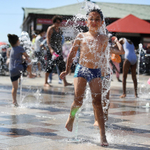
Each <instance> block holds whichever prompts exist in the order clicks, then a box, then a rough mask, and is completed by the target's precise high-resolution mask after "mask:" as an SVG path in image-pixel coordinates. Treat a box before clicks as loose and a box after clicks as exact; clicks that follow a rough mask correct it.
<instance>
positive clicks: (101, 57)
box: [66, 1, 112, 113]
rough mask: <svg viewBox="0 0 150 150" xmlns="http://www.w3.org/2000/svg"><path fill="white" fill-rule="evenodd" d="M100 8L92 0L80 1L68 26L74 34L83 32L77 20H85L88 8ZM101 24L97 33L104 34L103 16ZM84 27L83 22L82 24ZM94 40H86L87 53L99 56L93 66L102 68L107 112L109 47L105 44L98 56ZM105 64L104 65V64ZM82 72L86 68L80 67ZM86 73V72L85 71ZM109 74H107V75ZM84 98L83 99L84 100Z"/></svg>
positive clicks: (109, 73) (103, 101) (103, 100)
mask: <svg viewBox="0 0 150 150" xmlns="http://www.w3.org/2000/svg"><path fill="white" fill-rule="evenodd" d="M93 8H95V9H100V8H99V6H98V5H96V4H95V3H92V2H89V1H84V3H82V5H81V8H80V10H79V11H80V12H79V13H77V14H76V15H74V17H73V22H74V24H71V25H70V27H72V28H73V29H74V30H75V31H76V34H77V33H79V32H83V30H82V29H79V28H78V26H79V24H78V22H79V21H85V20H86V19H87V16H86V14H87V12H88V11H89V10H90V9H93ZM70 21H71V20H69V19H68V21H67V23H66V24H67V25H68V24H69V22H70ZM103 21H104V23H103V25H102V26H101V28H100V29H99V33H100V34H104V35H106V24H105V17H104V18H103ZM83 26H84V27H85V24H84V25H83ZM83 40H85V42H88V41H87V39H86V37H83ZM96 42H97V41H94V42H93V41H92V43H90V42H88V46H89V51H88V52H87V53H89V52H90V53H91V54H93V55H94V56H95V58H96V57H97V58H99V59H98V60H99V61H98V62H96V63H95V66H99V68H104V72H105V74H104V78H103V80H102V86H103V90H102V104H104V103H105V106H104V107H103V110H104V112H105V113H107V110H108V107H109V100H108V99H107V98H106V95H107V93H108V91H109V90H110V82H111V78H112V77H111V72H112V70H111V68H110V65H109V58H110V49H109V45H107V48H106V50H105V52H104V53H101V54H100V55H99V56H97V53H96V51H93V48H96ZM85 53H86V52H85ZM104 58H105V63H102V61H103V60H104ZM84 61H86V62H90V61H92V60H86V59H85V60H84ZM104 64H105V66H104ZM82 71H83V73H84V72H86V71H87V70H85V68H83V69H82ZM86 73H87V72H86ZM107 75H109V76H107ZM89 92H90V89H89V88H86V98H85V100H87V99H89ZM90 93H91V92H90ZM85 100H84V101H85Z"/></svg>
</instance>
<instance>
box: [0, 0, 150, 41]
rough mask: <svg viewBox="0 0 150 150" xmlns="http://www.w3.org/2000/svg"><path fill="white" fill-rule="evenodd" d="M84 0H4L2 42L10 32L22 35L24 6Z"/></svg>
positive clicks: (0, 10) (0, 21)
mask: <svg viewBox="0 0 150 150" xmlns="http://www.w3.org/2000/svg"><path fill="white" fill-rule="evenodd" d="M83 1H84V0H24V1H23V0H3V1H2V2H1V4H0V42H2V41H5V42H7V34H8V33H11V34H17V35H18V36H20V34H21V28H20V27H21V24H22V22H23V10H22V7H30V8H54V7H59V6H64V5H69V4H75V3H78V2H83ZM93 1H94V0H93ZM95 2H112V3H130V4H144V5H150V0H136V1H135V0H95Z"/></svg>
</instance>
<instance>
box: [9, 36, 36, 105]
mask: <svg viewBox="0 0 150 150" xmlns="http://www.w3.org/2000/svg"><path fill="white" fill-rule="evenodd" d="M7 36H8V40H9V43H10V44H11V46H12V49H11V51H10V62H9V72H10V79H11V82H12V98H13V105H14V106H18V103H17V99H16V97H17V89H18V79H19V78H20V74H21V72H22V71H24V70H26V69H27V71H28V72H29V77H30V78H33V77H35V75H33V74H32V73H31V65H28V66H27V64H26V63H22V56H24V57H25V59H26V60H27V61H28V62H30V60H29V56H28V55H27V53H26V52H25V50H24V49H23V48H22V47H21V46H19V45H20V42H19V38H18V36H17V35H15V34H8V35H7Z"/></svg>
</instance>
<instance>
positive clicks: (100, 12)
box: [86, 7, 104, 20]
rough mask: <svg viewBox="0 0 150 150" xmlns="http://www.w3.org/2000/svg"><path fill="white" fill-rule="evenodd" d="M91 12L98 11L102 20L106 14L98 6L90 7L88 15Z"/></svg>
mask: <svg viewBox="0 0 150 150" xmlns="http://www.w3.org/2000/svg"><path fill="white" fill-rule="evenodd" d="M91 12H98V13H99V15H100V17H101V20H103V18H104V16H103V13H102V11H101V10H100V9H98V8H95V7H94V8H93V9H89V11H88V12H87V14H86V16H88V15H89V14H90V13H91Z"/></svg>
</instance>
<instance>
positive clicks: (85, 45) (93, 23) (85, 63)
mask: <svg viewBox="0 0 150 150" xmlns="http://www.w3.org/2000/svg"><path fill="white" fill-rule="evenodd" d="M103 22H104V21H103V14H102V11H101V10H99V9H92V10H90V11H89V12H88V13H87V21H86V24H87V26H88V28H89V31H88V32H86V33H79V34H78V35H77V37H76V39H75V41H74V44H73V46H72V48H71V51H70V54H69V56H68V59H67V65H66V71H64V72H62V73H61V75H60V78H61V79H63V78H64V77H65V76H66V75H67V74H68V73H69V70H70V67H71V64H72V62H73V58H74V57H75V56H76V52H77V50H78V49H79V48H80V59H79V64H77V66H76V70H75V75H74V77H75V78H74V90H75V97H74V102H73V104H72V106H71V111H70V115H69V117H68V120H67V122H66V126H65V127H66V128H67V130H68V131H72V129H73V122H74V119H75V114H76V112H77V111H78V109H79V108H80V107H81V105H82V102H83V97H84V92H85V89H86V84H87V82H89V86H90V90H91V94H92V99H93V100H92V103H93V107H94V112H95V116H96V118H97V122H98V126H99V129H100V136H101V145H102V146H108V143H107V139H106V135H105V125H104V117H103V110H102V104H101V92H102V79H101V77H102V76H103V75H104V70H105V68H104V64H103V62H104V60H103V59H104V55H105V54H104V53H105V50H106V47H107V45H108V37H107V35H104V34H100V33H99V29H100V27H101V26H102V24H103Z"/></svg>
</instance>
